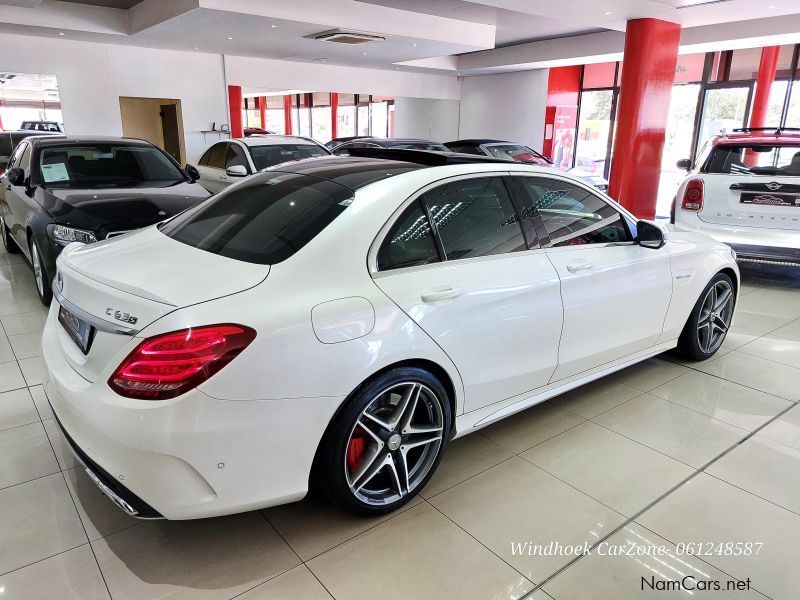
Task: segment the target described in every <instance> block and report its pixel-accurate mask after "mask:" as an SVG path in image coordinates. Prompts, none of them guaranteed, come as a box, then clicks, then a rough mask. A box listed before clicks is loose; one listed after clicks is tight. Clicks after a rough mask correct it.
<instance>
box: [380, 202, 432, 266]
mask: <svg viewBox="0 0 800 600" xmlns="http://www.w3.org/2000/svg"><path fill="white" fill-rule="evenodd" d="M438 260H439V252H438V251H437V250H436V242H435V241H434V239H433V233H432V232H431V225H430V222H429V221H428V217H427V215H426V214H425V212H424V211H423V210H422V206H421V205H420V203H419V201H418V200H417V201H415V202H414V203H413V204H411V206H409V207H408V208H407V209H406V210H405V212H404V213H403V214H402V215H401V216H400V218H399V219H397V221H396V222H395V224H394V225H392V228H391V229H390V230H389V233H388V235H387V236H386V239H385V240H384V241H383V244H382V245H381V247H380V250H378V269H379V270H381V271H387V270H389V269H401V268H403V267H414V266H417V265H425V264H428V263H432V262H437V261H438Z"/></svg>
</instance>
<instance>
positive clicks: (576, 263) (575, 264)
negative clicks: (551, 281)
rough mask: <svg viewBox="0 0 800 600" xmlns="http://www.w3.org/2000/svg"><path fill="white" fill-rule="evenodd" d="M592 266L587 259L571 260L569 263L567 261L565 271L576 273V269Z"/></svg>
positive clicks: (584, 269)
mask: <svg viewBox="0 0 800 600" xmlns="http://www.w3.org/2000/svg"><path fill="white" fill-rule="evenodd" d="M593 266H594V265H593V264H592V263H590V262H589V261H588V260H573V261H572V262H571V263H567V271H569V272H570V273H577V272H578V271H586V270H587V269H591V268H592V267H593Z"/></svg>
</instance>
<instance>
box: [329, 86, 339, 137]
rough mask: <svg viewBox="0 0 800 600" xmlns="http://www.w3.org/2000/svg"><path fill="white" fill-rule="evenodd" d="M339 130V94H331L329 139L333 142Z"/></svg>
mask: <svg viewBox="0 0 800 600" xmlns="http://www.w3.org/2000/svg"><path fill="white" fill-rule="evenodd" d="M338 128H339V94H337V93H336V92H331V139H332V140H335V139H336V138H337V137H339V136H338V132H337V130H338Z"/></svg>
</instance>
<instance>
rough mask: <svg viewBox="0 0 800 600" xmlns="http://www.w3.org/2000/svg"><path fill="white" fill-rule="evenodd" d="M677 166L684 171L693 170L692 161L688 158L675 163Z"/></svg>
mask: <svg viewBox="0 0 800 600" xmlns="http://www.w3.org/2000/svg"><path fill="white" fill-rule="evenodd" d="M675 166H676V167H678V168H679V169H683V170H684V171H691V170H692V161H690V160H689V159H688V158H682V159H680V160H679V161H678V162H676V163H675Z"/></svg>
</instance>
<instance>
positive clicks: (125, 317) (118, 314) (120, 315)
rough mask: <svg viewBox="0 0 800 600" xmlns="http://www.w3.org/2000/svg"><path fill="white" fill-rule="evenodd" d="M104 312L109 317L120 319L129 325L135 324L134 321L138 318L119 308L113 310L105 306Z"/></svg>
mask: <svg viewBox="0 0 800 600" xmlns="http://www.w3.org/2000/svg"><path fill="white" fill-rule="evenodd" d="M106 314H107V315H108V316H110V317H114V318H115V319H116V320H117V321H122V322H123V323H130V324H131V325H136V321H138V320H139V317H134V316H133V315H131V314H128V313H126V312H122V311H121V310H114V309H113V308H110V307H109V308H107V309H106Z"/></svg>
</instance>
